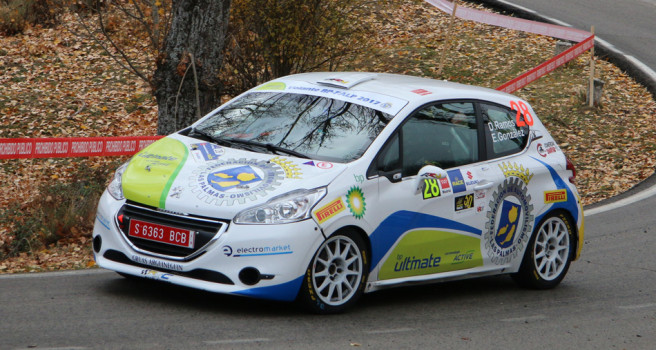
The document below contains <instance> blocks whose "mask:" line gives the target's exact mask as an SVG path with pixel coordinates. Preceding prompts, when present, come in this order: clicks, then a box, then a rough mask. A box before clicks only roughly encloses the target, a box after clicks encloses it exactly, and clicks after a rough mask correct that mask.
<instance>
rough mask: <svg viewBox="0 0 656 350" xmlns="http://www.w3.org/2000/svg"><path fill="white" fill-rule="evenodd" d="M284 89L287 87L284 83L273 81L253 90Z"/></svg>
mask: <svg viewBox="0 0 656 350" xmlns="http://www.w3.org/2000/svg"><path fill="white" fill-rule="evenodd" d="M286 88H287V85H286V84H285V83H283V82H279V81H274V82H270V83H266V84H264V85H262V86H260V87H258V88H257V89H255V90H285V89H286Z"/></svg>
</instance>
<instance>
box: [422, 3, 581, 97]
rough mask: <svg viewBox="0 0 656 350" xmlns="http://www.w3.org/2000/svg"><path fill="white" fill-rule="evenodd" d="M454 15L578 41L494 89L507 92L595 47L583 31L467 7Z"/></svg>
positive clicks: (449, 7) (446, 6)
mask: <svg viewBox="0 0 656 350" xmlns="http://www.w3.org/2000/svg"><path fill="white" fill-rule="evenodd" d="M425 1H426V2H428V3H430V4H431V5H433V6H435V7H437V8H438V9H440V10H442V11H444V12H446V13H449V14H451V13H453V6H454V5H453V3H452V2H449V1H446V0H425ZM455 16H456V17H458V18H461V19H465V20H470V21H475V22H480V23H485V24H490V25H493V26H497V27H503V28H508V29H515V30H521V31H524V32H529V33H534V34H540V35H546V36H551V37H555V38H559V39H564V40H571V41H576V42H578V44H576V45H574V46H572V47H571V48H569V49H568V50H566V51H564V52H562V53H561V54H559V55H557V56H554V57H553V58H551V59H550V60H548V61H546V62H544V63H542V64H540V65H539V66H537V67H535V68H533V69H531V70H529V71H528V72H526V73H524V74H522V75H520V76H518V77H517V78H515V79H512V80H510V81H508V82H507V83H505V84H503V85H501V86H499V87H498V88H497V90H499V91H503V92H507V93H509V94H510V93H513V92H515V91H517V90H519V89H521V88H523V87H524V86H526V85H528V84H529V83H531V82H533V81H535V80H537V79H538V78H540V77H543V76H545V75H546V74H547V73H550V72H551V71H553V70H554V69H556V68H558V67H560V66H562V65H563V64H565V63H567V62H569V61H571V60H573V59H575V58H576V57H578V56H580V55H581V54H583V53H584V52H585V51H587V50H589V49H590V48H592V47H593V46H594V34H592V33H590V32H586V31H585V30H580V29H575V28H569V27H563V26H558V25H555V24H548V23H542V22H536V21H529V20H526V19H522V18H515V17H509V16H504V15H499V14H496V13H490V12H485V11H480V10H476V9H472V8H467V7H458V8H456V13H455Z"/></svg>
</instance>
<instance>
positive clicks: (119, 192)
mask: <svg viewBox="0 0 656 350" xmlns="http://www.w3.org/2000/svg"><path fill="white" fill-rule="evenodd" d="M128 163H129V162H125V163H123V165H121V166H120V167H118V169H116V172H115V173H114V178H113V179H112V182H110V183H109V186H107V192H109V194H111V195H112V197H114V198H115V199H116V200H119V201H120V200H122V199H125V197H123V182H122V181H121V179H122V177H123V172H124V171H125V169H126V168H127V167H128Z"/></svg>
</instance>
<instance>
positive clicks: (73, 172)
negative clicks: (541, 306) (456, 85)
mask: <svg viewBox="0 0 656 350" xmlns="http://www.w3.org/2000/svg"><path fill="white" fill-rule="evenodd" d="M463 6H475V7H478V8H481V7H480V6H478V5H472V4H468V3H466V4H464V5H463ZM363 20H366V21H372V23H375V26H376V32H375V33H371V35H370V36H369V38H370V42H369V43H368V45H367V47H366V48H363V49H362V50H361V53H360V54H359V55H355V56H353V57H350V59H348V60H347V61H345V62H343V64H342V66H341V67H338V68H339V69H340V70H358V71H375V72H390V73H399V74H410V75H417V76H426V77H431V78H435V79H447V80H451V81H456V82H461V83H466V84H473V85H480V86H486V87H490V88H496V87H498V86H500V85H501V84H503V83H504V82H506V81H508V80H510V79H512V78H514V77H516V76H518V75H519V74H521V73H523V72H525V71H527V70H529V69H530V68H533V67H535V66H536V65H538V64H539V63H542V62H544V61H546V60H547V59H549V58H550V57H552V56H553V48H554V46H555V42H556V40H555V39H553V38H546V37H541V36H537V35H533V34H525V33H521V32H515V31H511V30H507V29H503V28H497V27H492V26H487V25H482V24H478V23H474V22H468V21H462V20H456V21H455V25H454V30H453V33H452V37H451V38H448V37H447V36H448V33H447V29H448V28H449V22H450V18H449V16H448V15H446V14H444V13H442V12H440V11H439V10H437V9H435V8H433V7H432V6H430V5H428V4H426V3H424V2H423V1H420V0H399V1H398V4H397V6H392V7H390V8H388V9H385V10H381V11H378V12H376V13H372V14H371V16H370V17H369V18H363ZM63 22H64V23H69V25H70V23H73V22H74V19H73V18H72V17H64V21H63ZM447 39H449V40H450V45H449V47H448V49H447V48H446V43H447ZM443 53H444V67H443V71H442V72H439V66H440V60H441V58H442V56H443ZM131 54H132V55H134V57H133V58H134V59H143V57H141V56H139V55H138V53H137V52H132V53H131ZM595 65H596V67H597V72H596V77H598V78H601V79H602V80H604V81H605V83H606V84H605V86H604V91H603V100H602V103H601V104H600V105H599V106H597V107H593V108H590V107H588V106H587V104H586V102H585V92H586V89H587V82H588V74H589V71H588V69H589V68H588V67H589V54H584V55H583V56H580V57H579V58H577V59H576V60H574V61H572V62H570V63H569V64H567V65H566V66H564V67H561V68H558V69H557V70H556V71H554V72H552V73H550V74H549V75H547V76H546V77H543V78H541V79H540V80H538V81H536V82H534V83H532V84H530V85H529V86H527V87H526V88H524V89H522V90H520V91H518V92H516V93H515V94H516V95H517V96H520V97H522V98H524V99H526V100H528V101H529V102H530V103H531V104H532V106H533V108H534V109H535V110H536V113H537V114H538V115H539V116H540V119H541V120H542V121H543V123H544V124H545V125H546V126H547V128H548V129H549V130H550V132H551V133H552V135H553V136H554V137H555V138H556V140H557V141H558V143H559V144H560V146H561V147H562V148H563V149H564V150H565V152H566V153H567V154H568V156H569V157H570V158H571V159H572V160H573V162H574V163H575V164H576V167H577V170H578V177H577V180H578V187H579V191H580V193H581V196H582V200H583V202H584V203H585V204H591V203H594V202H597V201H599V200H601V199H604V198H608V197H611V196H613V195H616V194H618V193H621V192H623V191H625V190H627V189H629V188H630V187H632V186H634V185H635V184H637V183H638V182H640V181H642V180H643V179H645V178H647V177H648V176H649V175H651V174H652V173H653V171H654V165H655V163H654V159H655V158H656V157H654V156H655V155H656V120H655V119H656V103H655V102H654V100H653V98H652V96H651V95H650V94H649V93H648V92H647V91H646V89H644V88H643V87H642V86H640V85H639V84H637V83H635V81H633V80H632V79H630V78H629V77H628V76H627V75H626V74H624V73H623V72H621V71H620V70H619V69H618V68H616V67H614V66H613V65H611V64H609V63H608V62H605V61H603V60H599V59H596V60H595ZM0 72H2V73H0V86H2V87H3V91H2V93H0V116H1V117H0V138H20V137H91V136H129V135H154V134H155V132H156V118H157V110H156V104H155V101H154V98H153V97H152V95H151V93H150V91H149V88H148V86H147V85H146V84H145V83H143V82H142V81H140V80H138V79H137V78H135V77H133V76H131V75H129V74H128V73H127V72H126V71H124V70H122V69H120V68H119V67H118V66H117V65H116V64H115V63H114V62H113V61H112V60H111V59H110V58H109V57H108V56H107V54H106V53H105V52H104V51H102V49H101V48H99V47H98V46H97V45H95V44H94V43H92V42H83V41H81V39H80V38H78V37H75V36H73V35H72V34H71V33H70V32H69V31H66V30H64V29H63V28H62V27H55V28H49V29H44V28H40V27H28V28H27V29H26V30H25V32H24V33H23V34H20V35H17V36H13V37H2V36H0ZM124 160H125V158H101V157H92V158H74V159H27V160H25V159H23V160H3V161H0V183H2V184H3V186H0V208H4V209H0V273H3V272H26V271H40V270H52V269H65V268H80V267H82V268H83V267H88V266H92V265H93V259H92V254H91V249H90V245H89V244H88V240H89V238H90V236H91V227H92V224H93V220H94V219H93V216H90V214H89V213H90V212H94V213H95V206H96V203H97V195H100V193H101V192H102V189H103V188H104V186H105V185H106V183H107V181H108V180H109V177H110V176H111V172H112V170H113V168H115V166H116V165H117V164H120V162H121V161H124ZM90 179H93V182H87V180H90ZM53 191H54V192H53ZM59 193H67V194H66V198H63V197H62V198H61V199H56V200H55V198H59V197H56V196H54V195H53V194H59ZM62 195H63V194H62ZM49 197H50V198H51V199H50V200H48V198H49ZM65 202H66V203H69V204H66V205H64V204H63V203H65ZM70 203H73V204H70ZM55 207H56V208H55ZM59 207H61V208H59ZM55 209H57V210H59V209H63V210H65V212H64V213H63V214H58V212H54V211H52V210H55ZM49 210H50V211H49ZM53 217H54V218H58V219H53ZM64 217H68V218H72V220H69V219H64ZM59 218H62V219H59ZM49 221H56V222H58V223H57V224H54V223H50V222H49ZM39 242H40V243H39ZM9 256H14V257H13V258H8V259H4V260H3V259H2V258H3V257H5V258H6V257H9Z"/></svg>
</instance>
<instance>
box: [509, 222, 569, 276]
mask: <svg viewBox="0 0 656 350" xmlns="http://www.w3.org/2000/svg"><path fill="white" fill-rule="evenodd" d="M537 227H538V228H537V230H536V232H535V233H534V234H533V237H531V240H530V241H529V246H528V248H527V250H526V253H525V254H524V259H523V261H522V265H521V267H520V269H519V271H518V272H517V273H516V274H514V275H513V279H514V280H515V281H516V282H517V283H518V284H519V285H521V286H523V287H529V288H534V289H549V288H553V287H555V286H557V285H558V284H559V283H560V281H562V280H563V278H564V277H565V274H567V270H568V269H569V265H570V262H571V261H572V254H573V252H574V248H573V247H574V243H575V242H574V241H575V240H574V236H573V230H572V227H571V224H570V220H569V219H568V218H567V216H566V215H565V214H564V213H562V212H560V213H556V214H553V215H550V216H547V217H545V218H544V219H543V220H542V221H541V223H540V225H538V226H537Z"/></svg>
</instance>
